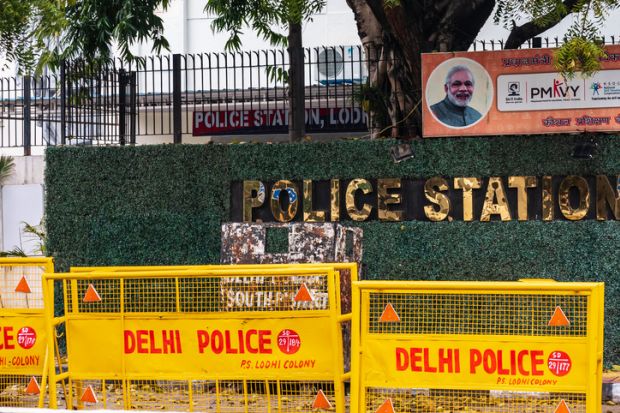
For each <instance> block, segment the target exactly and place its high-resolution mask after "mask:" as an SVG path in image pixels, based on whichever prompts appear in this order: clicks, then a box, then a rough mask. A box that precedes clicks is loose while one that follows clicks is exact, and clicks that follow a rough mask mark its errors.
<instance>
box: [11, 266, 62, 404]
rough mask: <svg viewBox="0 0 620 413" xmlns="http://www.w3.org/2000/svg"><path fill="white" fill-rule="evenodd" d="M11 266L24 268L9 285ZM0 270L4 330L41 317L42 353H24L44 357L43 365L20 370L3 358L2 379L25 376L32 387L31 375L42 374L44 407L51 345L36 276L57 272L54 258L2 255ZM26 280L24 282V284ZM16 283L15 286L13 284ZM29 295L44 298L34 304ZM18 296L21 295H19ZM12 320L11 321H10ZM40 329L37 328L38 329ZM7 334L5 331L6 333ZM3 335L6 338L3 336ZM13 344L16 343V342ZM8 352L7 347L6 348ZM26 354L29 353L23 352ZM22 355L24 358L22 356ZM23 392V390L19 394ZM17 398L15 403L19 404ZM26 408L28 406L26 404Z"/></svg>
mask: <svg viewBox="0 0 620 413" xmlns="http://www.w3.org/2000/svg"><path fill="white" fill-rule="evenodd" d="M8 268H18V269H20V270H21V271H18V272H19V274H14V275H16V276H17V277H20V276H21V278H20V279H19V280H18V279H17V278H14V279H11V280H10V284H11V285H8V284H9V280H7V279H6V277H7V276H8V275H9V273H12V272H13V271H10V272H9V271H8ZM27 268H40V269H41V270H40V271H36V273H34V272H28V271H25V270H26V269H27ZM0 269H1V270H2V276H3V278H2V294H0V295H1V297H0V300H1V301H0V303H1V306H0V307H1V309H0V318H2V320H3V321H2V328H3V329H4V328H5V327H6V326H7V325H9V324H14V321H15V320H24V321H22V322H21V323H22V324H24V323H25V324H26V325H28V326H30V327H31V323H32V322H34V321H36V320H38V319H40V320H39V323H38V324H40V327H41V328H36V329H35V336H36V338H35V344H34V345H36V346H37V347H38V348H39V349H40V350H39V351H40V352H41V353H42V354H39V355H37V356H32V355H25V356H23V357H24V358H28V359H29V360H31V359H32V358H33V357H42V360H41V362H42V363H41V367H40V368H36V369H35V368H26V369H20V368H15V365H14V363H13V362H11V363H10V366H9V363H8V362H7V357H4V356H3V357H2V360H3V361H2V363H3V365H2V366H0V378H2V377H3V376H6V377H7V378H8V377H14V376H23V377H24V378H25V379H26V380H30V383H27V384H28V385H29V386H30V385H33V384H34V383H33V382H32V378H34V377H35V376H40V377H41V383H40V389H41V391H40V393H39V394H38V397H37V399H38V401H37V407H39V408H42V407H43V404H44V399H45V391H44V390H45V388H46V386H47V373H48V359H49V354H50V353H49V348H50V347H49V346H48V345H47V343H48V340H47V338H46V337H45V335H44V334H45V333H46V332H47V328H46V324H45V310H44V299H43V298H44V297H43V292H42V280H41V279H37V278H38V275H39V274H40V275H41V276H42V275H43V273H53V272H54V261H53V259H52V258H49V257H2V258H0ZM22 283H24V284H22ZM13 284H14V285H13ZM20 289H22V290H23V291H19V290H20ZM27 290H30V292H25V291H27ZM30 294H35V296H36V295H38V294H40V295H41V297H40V298H37V297H35V298H34V303H33V302H31V300H32V298H31V300H29V299H28V298H29V297H30ZM18 297H19V298H18ZM7 298H8V300H9V302H8V303H7V302H6V300H7ZM22 300H23V302H24V303H25V304H26V306H27V307H25V308H24V307H22V306H19V305H18V301H19V302H21V301H22ZM9 320H11V321H9ZM37 330H38V331H37ZM3 333H4V332H3ZM15 333H16V332H15V331H13V332H12V334H11V335H10V337H12V339H13V341H14V340H16V339H17V337H16V336H15ZM6 335H7V333H4V336H6ZM4 336H3V337H4ZM5 339H6V338H3V348H4V344H6V343H4V340H5ZM37 342H40V343H41V344H42V345H43V346H44V347H41V344H39V345H37ZM13 346H14V344H13ZM14 347H15V349H17V350H18V347H17V346H14ZM4 351H6V350H4ZM24 354H26V353H24ZM15 358H16V357H13V361H14V360H15ZM20 358H21V357H20ZM0 382H1V383H2V384H3V385H4V384H6V383H5V381H4V380H0ZM36 384H37V385H39V383H36ZM24 390H27V389H26V386H24ZM29 390H30V391H31V394H34V393H32V391H34V390H35V389H34V388H32V389H29ZM20 394H21V393H20ZM12 397H19V395H13V396H12ZM16 404H17V401H16V402H15V404H13V405H16ZM24 407H25V406H24Z"/></svg>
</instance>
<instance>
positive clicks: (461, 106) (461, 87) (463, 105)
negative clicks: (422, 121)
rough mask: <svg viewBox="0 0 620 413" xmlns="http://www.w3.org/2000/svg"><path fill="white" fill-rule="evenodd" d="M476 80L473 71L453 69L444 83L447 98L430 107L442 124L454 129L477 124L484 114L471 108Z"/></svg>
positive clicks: (464, 67) (461, 67)
mask: <svg viewBox="0 0 620 413" xmlns="http://www.w3.org/2000/svg"><path fill="white" fill-rule="evenodd" d="M475 86H476V79H475V78H474V75H473V73H472V71H471V70H470V69H469V68H468V67H467V66H464V65H456V66H454V67H452V68H451V69H450V70H449V71H448V74H447V75H446V78H445V82H444V85H443V87H444V91H445V93H446V94H445V97H444V98H443V100H441V101H439V102H437V103H435V104H434V105H431V106H430V109H431V111H432V112H433V114H434V115H435V117H436V118H437V120H439V121H440V122H441V123H443V124H445V125H446V126H452V127H457V128H459V127H465V126H469V125H472V124H474V123H476V122H477V121H478V120H479V119H480V118H481V117H482V114H481V113H480V112H478V111H477V110H476V109H474V108H472V107H471V106H469V103H470V102H471V99H472V97H473V95H474V89H475Z"/></svg>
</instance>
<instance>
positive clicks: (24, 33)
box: [0, 0, 170, 71]
mask: <svg viewBox="0 0 620 413" xmlns="http://www.w3.org/2000/svg"><path fill="white" fill-rule="evenodd" d="M4 3H6V5H5V4H4ZM169 3H170V0H3V7H1V8H0V52H2V53H4V55H5V56H6V57H7V58H8V59H9V60H14V61H17V62H18V64H19V65H20V66H21V67H22V68H24V69H25V70H28V71H30V70H32V69H33V68H34V66H35V64H37V63H38V68H42V67H44V66H46V65H48V66H52V67H53V66H55V65H57V64H58V63H59V62H60V61H61V60H62V59H85V60H87V61H88V62H89V63H96V62H97V61H106V60H109V59H110V58H111V57H112V51H113V50H114V49H115V48H117V49H118V51H119V53H120V56H121V57H122V58H123V59H125V60H134V59H135V56H134V55H133V54H132V53H131V50H130V46H131V45H132V44H134V43H137V42H143V41H152V42H153V51H154V52H156V53H159V52H161V50H162V49H167V48H168V42H167V40H166V39H165V37H164V36H163V31H164V28H163V21H162V19H161V17H160V16H159V15H158V13H157V11H158V10H165V9H166V8H167V7H168V5H169Z"/></svg>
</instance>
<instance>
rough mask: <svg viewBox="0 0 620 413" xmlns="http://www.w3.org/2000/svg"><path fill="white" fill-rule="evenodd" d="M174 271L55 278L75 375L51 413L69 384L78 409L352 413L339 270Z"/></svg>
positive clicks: (66, 377)
mask: <svg viewBox="0 0 620 413" xmlns="http://www.w3.org/2000/svg"><path fill="white" fill-rule="evenodd" d="M147 268H148V267H147ZM169 268H170V267H169ZM169 268H168V269H163V270H162V269H161V268H157V269H153V268H148V270H147V271H139V270H137V269H135V268H133V269H134V270H135V271H127V270H125V271H105V270H103V269H101V268H98V269H97V270H93V271H91V272H73V273H68V274H49V275H47V274H46V275H45V277H44V279H45V284H44V286H45V291H46V300H51V299H52V292H53V288H54V281H55V280H58V281H61V284H62V287H63V293H64V299H65V314H64V316H62V317H55V318H54V317H53V314H52V313H51V311H49V312H48V316H49V319H50V326H52V327H53V329H54V330H57V329H63V330H65V331H66V338H67V364H68V369H67V370H66V371H62V372H60V373H58V374H57V373H56V372H54V371H50V406H52V407H56V406H57V403H58V400H56V397H55V394H56V392H55V388H56V386H57V384H58V383H67V384H68V387H69V389H70V391H69V392H68V397H67V407H68V408H109V409H114V408H125V409H157V410H176V411H205V412H211V411H212V412H232V411H235V412H248V413H251V412H271V411H273V412H288V411H290V412H298V411H308V412H309V411H314V410H315V409H317V408H324V409H331V410H334V411H337V412H344V406H345V400H344V380H345V379H347V377H348V374H345V371H344V369H343V364H344V360H343V358H344V356H343V354H344V351H343V343H342V342H343V338H342V337H343V329H344V325H345V324H346V323H350V319H351V314H350V310H349V311H347V312H346V313H344V314H343V312H342V306H341V303H340V299H339V297H340V278H339V271H337V270H335V269H334V267H333V266H331V267H330V266H326V265H280V266H277V267H276V266H260V265H254V266H243V267H242V268H240V266H210V267H209V269H206V268H207V267H202V268H201V269H198V268H197V267H194V268H189V267H181V268H179V267H176V268H177V269H169ZM343 268H344V267H343ZM349 268H351V269H352V270H353V271H351V274H355V273H356V268H355V265H349Z"/></svg>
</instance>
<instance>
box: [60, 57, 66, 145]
mask: <svg viewBox="0 0 620 413" xmlns="http://www.w3.org/2000/svg"><path fill="white" fill-rule="evenodd" d="M66 82H67V63H66V62H65V61H64V60H63V61H62V62H61V63H60V144H61V145H66V143H67V83H66Z"/></svg>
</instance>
